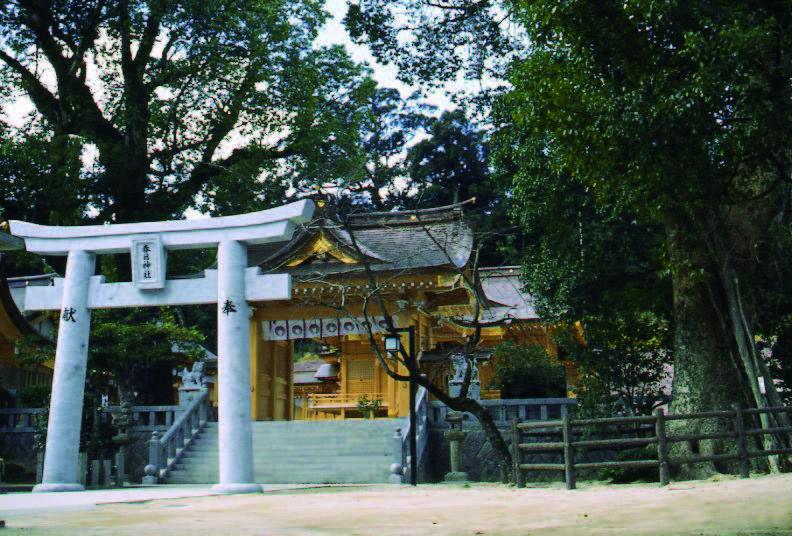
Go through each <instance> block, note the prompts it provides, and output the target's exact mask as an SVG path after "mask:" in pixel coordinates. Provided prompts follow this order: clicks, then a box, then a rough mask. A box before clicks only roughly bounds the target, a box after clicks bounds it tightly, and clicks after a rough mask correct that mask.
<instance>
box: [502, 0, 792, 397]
mask: <svg viewBox="0 0 792 536" xmlns="http://www.w3.org/2000/svg"><path fill="white" fill-rule="evenodd" d="M513 6H514V10H515V11H514V13H515V17H516V19H517V20H519V21H520V22H521V23H522V25H523V28H524V29H525V31H526V33H527V37H528V38H529V39H530V47H529V48H528V50H527V53H526V55H525V57H524V58H521V59H520V60H518V61H516V62H515V63H514V64H513V66H512V70H511V73H510V81H511V83H512V89H511V90H510V91H508V92H507V93H505V94H504V95H503V96H502V97H501V98H500V99H499V100H498V102H497V105H496V108H495V124H496V125H497V126H498V127H497V128H498V131H497V133H496V135H495V138H496V145H497V148H496V151H495V152H496V161H497V162H498V164H499V167H500V168H501V169H502V170H503V172H504V173H510V174H512V175H513V176H514V184H515V195H516V196H517V197H518V198H519V200H520V202H522V203H525V207H524V208H525V210H520V211H519V214H518V216H519V217H521V219H522V221H523V223H524V225H525V226H526V230H527V232H528V233H529V239H528V243H529V244H531V246H530V247H529V248H528V251H527V253H528V255H527V256H526V261H525V266H526V269H525V272H526V283H527V286H528V289H529V291H530V292H531V293H532V294H534V296H535V297H536V299H537V305H538V306H539V308H540V310H541V311H542V312H543V313H549V314H550V317H552V318H572V319H575V318H578V319H581V320H583V325H584V329H585V330H586V332H588V331H589V330H590V329H593V330H597V331H602V330H603V329H604V328H603V326H607V325H608V322H607V320H608V317H609V316H612V317H614V322H612V323H611V327H610V328H609V332H608V335H607V336H606V337H604V338H602V337H600V335H597V336H596V337H597V338H599V339H600V341H598V342H596V346H603V347H608V346H609V345H610V344H612V343H614V342H616V341H619V338H620V332H621V331H622V328H621V327H620V323H621V322H627V324H625V325H629V324H630V323H635V322H639V321H640V319H642V318H645V317H646V315H648V316H649V317H655V318H657V319H658V320H659V321H660V323H661V324H662V323H665V322H667V319H669V318H671V312H670V311H671V309H672V300H671V292H670V288H671V286H670V284H671V278H670V277H669V275H671V276H673V277H674V278H675V279H674V286H675V288H674V292H675V295H674V302H673V304H674V306H675V307H676V310H675V312H674V314H675V315H677V318H675V321H676V324H671V325H675V326H676V327H677V330H678V333H682V334H683V333H693V331H692V330H695V329H698V330H701V331H702V333H701V334H700V335H699V336H697V337H695V338H696V339H697V341H696V344H695V345H692V344H688V345H684V344H682V343H678V344H681V346H680V347H679V348H676V350H677V351H678V353H679V352H681V351H682V350H687V349H688V348H693V347H695V353H696V354H697V355H695V356H691V357H690V358H689V359H687V360H683V361H681V362H680V363H678V366H677V369H676V372H677V374H676V376H675V377H676V378H677V379H678V378H684V377H686V375H687V370H688V369H687V368H686V366H689V365H690V364H693V363H703V362H708V361H706V360H708V359H709V360H710V361H709V362H713V361H717V360H718V359H726V358H724V357H723V354H724V353H726V354H728V353H729V349H728V348H727V349H726V350H725V351H724V347H725V346H726V347H727V346H728V345H729V344H733V341H734V340H735V336H736V337H737V338H739V337H740V336H741V335H739V334H737V333H736V331H734V330H733V329H731V327H730V326H729V325H728V321H727V322H724V320H723V319H724V318H726V319H728V318H729V315H728V309H727V307H726V302H727V297H728V296H729V294H728V292H731V289H732V288H733V287H737V289H738V292H739V293H741V295H742V300H743V301H744V303H746V304H747V305H746V310H747V312H746V313H745V314H746V317H747V322H746V323H747V324H748V325H749V326H754V327H757V328H758V329H759V330H760V331H767V332H768V333H772V332H773V328H772V327H770V326H771V325H772V324H774V321H773V320H767V319H763V317H764V316H769V317H771V318H773V317H774V318H775V319H778V318H782V317H783V316H784V315H786V314H788V313H789V311H790V308H791V307H792V303H791V302H790V301H789V300H788V299H787V298H785V296H788V294H785V293H784V292H779V285H778V281H780V280H781V277H779V276H780V274H785V273H786V270H787V268H786V267H787V266H788V265H789V264H788V255H786V254H782V255H779V250H780V249H781V248H780V247H779V245H778V244H779V243H780V242H781V240H785V239H784V238H783V237H784V236H785V235H787V234H788V232H787V231H786V229H788V228H789V225H790V218H789V216H790V212H789V210H788V207H789V206H790V205H789V189H788V188H787V187H786V186H784V184H785V183H787V181H788V177H789V170H790V169H792V154H791V153H790V152H789V151H788V148H787V147H786V144H785V142H783V141H782V140H784V139H786V138H787V137H788V136H789V135H790V133H792V119H791V118H792V114H790V113H789V109H790V106H792V93H790V91H789V87H790V81H792V68H790V67H789V66H790V65H792V62H790V61H789V60H790V59H792V53H790V50H792V49H791V48H790V46H789V45H790V39H792V38H791V37H790V35H792V34H791V33H790V31H789V30H790V21H792V18H790V14H791V13H790V7H789V6H787V5H784V6H783V7H782V6H777V5H773V6H771V5H757V6H755V9H754V8H752V9H745V5H744V4H743V3H741V2H718V3H717V4H709V3H689V2H688V3H684V2H683V3H679V2H660V3H641V2H637V3H636V2H627V3H620V2H605V3H601V2H599V3H592V2H585V1H573V2H565V3H563V4H559V3H558V2H553V1H536V2H522V3H517V2H515V3H513ZM771 58H772V60H771ZM782 65H783V67H781V66H782ZM537 209H538V210H537ZM669 252H671V253H674V255H673V257H672V256H671V255H670V254H669ZM731 266H735V267H736V269H735V271H736V274H735V276H734V277H732V276H730V275H724V274H727V273H728V272H729V270H728V269H727V268H729V267H731ZM724 267H726V268H724ZM770 274H773V275H770ZM737 279H739V283H737ZM765 302H768V303H772V304H773V306H777V308H775V309H773V310H772V312H771V314H770V315H765V311H764V303H765ZM680 311H684V314H685V315H687V316H680V314H681V313H680ZM705 319H706V320H705ZM693 322H698V324H699V325H696V326H695V328H694V327H692V326H691V325H688V324H692V323H693ZM765 322H766V325H767V326H768V327H766V328H763V327H762V326H763V324H764V323H765ZM658 325H659V324H658ZM708 325H711V326H716V328H714V330H720V331H717V333H715V332H714V331H713V333H714V334H713V335H708V334H707V331H706V330H707V329H708V328H707V326H708ZM735 329H736V328H735ZM750 329H752V328H749V330H748V331H750ZM679 330H688V331H679ZM603 333H604V331H603ZM691 336H692V335H691ZM650 340H651V339H650ZM679 340H682V339H678V341H679ZM605 341H611V342H610V343H608V344H605ZM637 342H640V341H637ZM688 342H692V341H688ZM752 342H753V341H752V340H751V341H748V344H751V343H752ZM669 344H670V343H669ZM642 345H643V343H639V344H631V346H635V347H638V348H639V347H641V346H642ZM628 353H629V352H628ZM731 353H732V354H733V356H736V355H738V351H737V348H736V347H733V348H732V349H731ZM731 358H732V356H729V359H731ZM724 362H725V361H724ZM726 368H728V365H727V364H724V370H725V369H726ZM697 381H698V380H696V379H693V380H692V381H691V385H692V384H693V383H695V382H697ZM698 383H699V385H696V386H695V387H692V388H690V385H689V386H688V387H689V388H687V389H686V392H685V393H681V397H682V398H687V397H692V398H693V399H695V398H696V397H697V396H698V395H697V394H696V393H695V392H694V391H696V390H700V391H701V392H705V391H717V390H718V389H732V392H731V394H730V395H729V396H738V394H737V393H736V392H734V390H733V385H734V384H731V385H726V384H725V383H724V382H717V383H716V384H708V385H707V384H706V383H705V382H700V381H698ZM713 399H715V398H713V397H709V398H708V397H706V396H702V397H701V398H700V399H699V401H700V402H702V403H705V404H706V400H713ZM721 399H722V400H725V399H727V396H722V397H721ZM696 403H698V402H696Z"/></svg>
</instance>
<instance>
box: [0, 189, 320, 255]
mask: <svg viewBox="0 0 792 536" xmlns="http://www.w3.org/2000/svg"><path fill="white" fill-rule="evenodd" d="M313 211H314V203H313V201H311V200H308V199H304V200H302V201H297V202H295V203H289V204H288V205H283V206H281V207H277V208H272V209H269V210H262V211H259V212H250V213H247V214H240V215H238V216H221V217H218V218H207V219H195V220H174V221H163V222H144V223H121V224H113V225H83V226H72V227H59V226H49V225H37V224H34V223H27V222H23V221H17V220H12V221H11V222H10V224H11V234H13V235H16V236H18V237H20V238H23V239H24V240H25V247H26V249H27V250H28V251H30V252H31V253H39V254H44V255H67V254H68V253H69V251H73V250H82V251H88V252H92V253H99V254H108V253H124V252H127V251H129V250H130V248H131V243H132V240H133V239H134V238H135V237H138V236H141V235H142V236H145V235H152V234H156V235H159V236H160V238H161V240H162V245H163V246H164V247H165V249H195V248H202V247H213V246H215V245H217V244H219V243H220V242H222V241H225V240H235V241H240V242H244V243H246V244H248V245H251V244H263V243H267V242H279V241H282V240H288V239H289V238H290V237H291V234H292V232H293V231H294V227H295V226H296V225H299V224H301V223H305V222H307V221H309V220H310V219H311V216H312V215H313Z"/></svg>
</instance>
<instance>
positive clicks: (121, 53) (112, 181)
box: [0, 0, 370, 222]
mask: <svg viewBox="0 0 792 536" xmlns="http://www.w3.org/2000/svg"><path fill="white" fill-rule="evenodd" d="M325 17H326V14H325V12H324V11H323V9H322V2H320V1H318V0H300V1H285V0H282V1H275V0H272V1H265V0H245V1H241V2H240V1H234V2H231V1H227V0H209V1H206V0H201V1H194V0H119V1H113V2H109V1H107V0H85V1H79V2H72V1H61V0H15V1H11V2H6V3H4V4H3V5H2V7H0V31H2V33H3V38H2V40H0V64H2V65H3V69H2V70H1V71H0V74H1V75H2V80H3V84H4V85H5V86H6V87H10V88H13V90H14V91H7V92H3V95H2V102H3V104H4V105H5V106H6V107H7V106H9V105H11V106H14V105H16V104H17V103H18V99H19V98H20V97H22V96H23V95H25V96H27V97H28V98H29V99H30V101H32V103H33V105H34V107H35V110H36V114H34V116H33V118H32V119H31V120H32V121H43V124H44V126H45V128H46V129H47V130H48V131H49V133H50V135H51V136H52V138H53V139H56V138H59V137H63V136H68V137H72V138H74V139H77V140H79V141H80V142H81V143H82V144H83V145H84V146H85V147H89V148H92V149H93V150H94V152H95V159H96V163H95V166H94V168H95V170H96V171H97V172H96V173H95V175H94V179H95V182H94V184H93V185H92V187H91V188H90V189H89V193H90V199H89V202H90V205H91V206H92V207H93V208H94V211H93V212H92V213H91V214H93V215H95V216H96V219H98V220H100V221H119V222H121V221H140V220H144V219H163V218H164V217H178V216H181V214H182V213H183V211H184V210H185V209H186V208H188V207H191V206H194V205H195V204H196V203H197V204H199V205H201V204H204V205H205V208H206V209H207V210H214V209H215V208H216V205H220V209H222V208H223V207H226V206H227V207H228V209H229V210H233V209H236V208H237V206H236V204H235V201H236V199H235V198H233V196H229V195H228V192H229V191H231V192H235V191H238V190H239V189H240V188H241V189H243V190H244V191H246V192H248V199H256V198H262V199H261V201H262V202H266V201H267V200H268V199H267V198H268V196H269V197H272V195H273V194H272V193H271V190H272V188H274V189H275V190H276V191H278V190H281V191H282V190H283V187H282V185H281V183H282V181H283V178H284V177H287V178H288V177H293V176H303V175H304V174H316V173H318V172H319V171H320V170H321V172H322V173H325V174H327V175H334V174H341V173H344V171H345V169H346V166H347V165H348V161H349V160H350V159H354V156H355V152H356V151H357V136H356V132H355V129H354V128H351V127H354V125H355V124H356V121H357V120H358V118H357V117H356V113H357V112H358V107H357V106H355V105H354V103H355V102H356V100H357V99H359V98H362V96H361V91H362V92H366V91H369V90H370V85H367V84H363V83H362V82H363V79H364V78H365V76H364V75H365V73H364V72H363V71H362V70H361V68H360V67H358V66H357V65H355V64H354V63H353V62H351V61H350V59H349V58H348V57H347V56H346V54H345V52H344V51H343V49H341V48H338V47H336V48H319V47H315V46H314V39H315V37H316V34H317V31H318V29H319V28H320V27H321V25H322V24H323V22H324V20H325ZM350 130H352V134H350ZM266 178H268V179H269V181H266V180H264V179H266Z"/></svg>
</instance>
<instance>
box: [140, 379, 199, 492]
mask: <svg viewBox="0 0 792 536" xmlns="http://www.w3.org/2000/svg"><path fill="white" fill-rule="evenodd" d="M208 417H209V391H204V392H202V393H200V394H199V395H198V396H197V397H196V399H195V400H193V401H192V403H191V404H190V405H189V406H187V407H186V408H185V409H184V412H183V413H181V414H180V415H179V416H178V418H176V420H175V421H174V422H173V424H172V425H171V426H170V427H169V428H168V430H167V431H166V432H165V433H164V434H163V435H162V436H160V433H159V431H157V430H154V432H152V434H151V440H149V459H148V465H151V466H152V467H153V471H147V472H146V474H147V476H154V477H156V478H157V479H158V480H159V479H162V478H165V477H167V476H168V473H169V472H170V471H171V470H172V469H173V467H174V466H175V465H176V464H177V463H178V461H179V460H180V459H181V457H182V456H183V454H184V452H185V450H186V449H187V448H188V447H189V446H190V444H191V443H192V442H193V440H194V439H195V436H196V435H197V434H198V433H199V432H200V431H201V430H202V429H203V427H204V426H205V425H206V421H207V419H208ZM152 473H153V474H152Z"/></svg>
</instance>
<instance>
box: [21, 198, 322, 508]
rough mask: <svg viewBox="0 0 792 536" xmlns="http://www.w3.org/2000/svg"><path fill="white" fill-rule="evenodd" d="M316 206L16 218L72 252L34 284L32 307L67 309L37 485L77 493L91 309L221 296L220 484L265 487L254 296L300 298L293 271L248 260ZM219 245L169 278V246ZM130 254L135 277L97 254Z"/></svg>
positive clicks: (36, 236)
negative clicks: (255, 400) (105, 219)
mask: <svg viewBox="0 0 792 536" xmlns="http://www.w3.org/2000/svg"><path fill="white" fill-rule="evenodd" d="M313 211H314V204H313V203H312V202H311V201H309V200H303V201H298V202H296V203H291V204H289V205H284V206H282V207H278V208H274V209H270V210H264V211H260V212H253V213H249V214H241V215H239V216H225V217H220V218H211V219H206V220H182V221H170V222H149V223H131V224H119V225H94V226H83V227H48V226H41V225H34V224H30V223H25V222H19V221H12V222H11V232H12V234H14V235H16V236H19V237H22V238H24V239H25V247H26V249H27V250H28V251H30V252H33V253H40V254H46V255H68V258H67V263H66V277H65V280H61V279H56V280H55V282H54V285H53V286H52V287H29V288H28V290H27V291H26V293H25V309H27V310H30V311H36V310H59V311H60V312H61V319H60V329H59V332H58V348H57V350H56V353H55V373H54V378H53V384H52V399H51V402H50V415H49V426H48V433H47V446H46V450H45V455H44V474H43V481H42V483H41V484H39V485H38V486H36V487H35V488H34V489H33V491H36V492H41V491H76V490H81V489H83V486H82V485H81V484H80V483H79V482H80V479H79V475H78V462H77V460H78V454H79V446H80V427H81V423H82V409H83V395H84V389H85V372H86V365H87V359H88V338H89V334H90V315H91V309H98V308H110V307H143V306H158V305H187V304H204V303H216V304H217V328H218V329H217V332H218V334H217V337H218V343H217V346H218V369H219V370H218V374H219V378H218V381H219V406H220V408H219V410H220V411H219V429H220V451H219V456H218V457H219V460H218V461H219V466H220V482H219V484H217V485H216V486H214V488H213V489H214V490H215V491H219V492H222V493H250V492H260V491H261V486H259V485H257V484H255V482H254V476H253V436H252V425H251V394H250V391H251V387H250V356H249V354H250V341H249V326H248V323H249V314H248V311H249V306H248V301H253V300H255V301H263V300H284V299H290V298H291V279H290V277H289V276H288V275H285V274H267V275H262V274H261V273H260V270H259V269H258V268H248V267H247V246H248V245H251V244H263V243H268V242H279V241H284V240H289V239H290V238H291V237H292V234H293V232H294V229H295V228H296V226H297V225H299V224H302V223H305V222H307V221H309V220H310V218H311V216H312V215H313ZM215 246H216V247H217V249H218V254H217V257H218V266H217V270H206V272H205V275H204V277H203V278H194V279H176V280H166V278H165V275H166V267H165V263H166V252H167V251H168V250H172V249H195V248H207V247H215ZM124 252H130V253H131V256H132V263H133V264H132V274H133V281H132V282H131V283H105V282H104V278H102V277H101V276H94V275H93V274H94V270H95V266H96V260H95V259H96V255H97V254H114V253H124Z"/></svg>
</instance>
